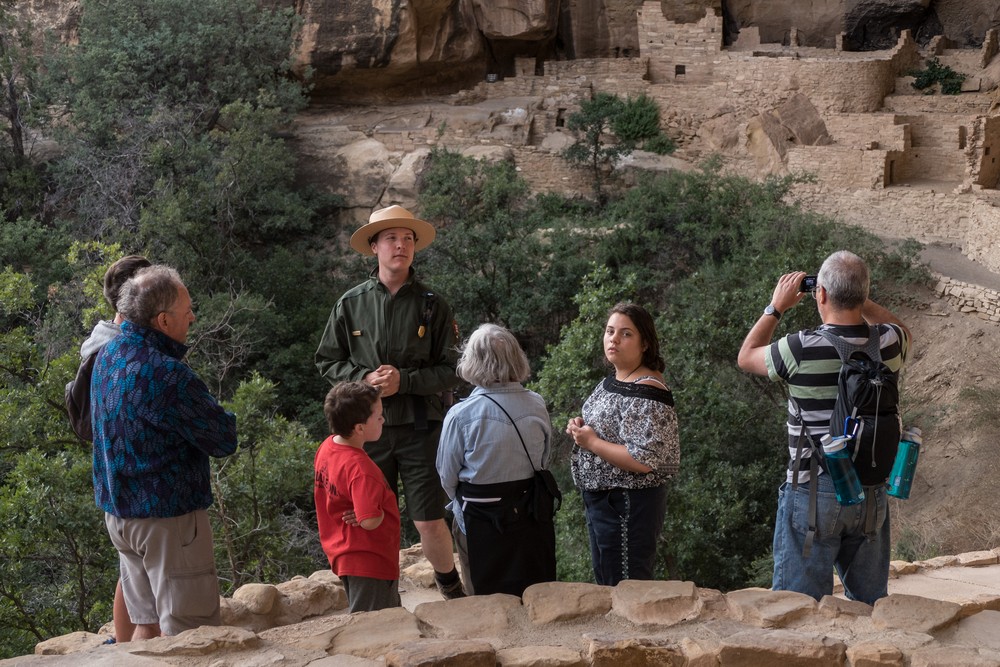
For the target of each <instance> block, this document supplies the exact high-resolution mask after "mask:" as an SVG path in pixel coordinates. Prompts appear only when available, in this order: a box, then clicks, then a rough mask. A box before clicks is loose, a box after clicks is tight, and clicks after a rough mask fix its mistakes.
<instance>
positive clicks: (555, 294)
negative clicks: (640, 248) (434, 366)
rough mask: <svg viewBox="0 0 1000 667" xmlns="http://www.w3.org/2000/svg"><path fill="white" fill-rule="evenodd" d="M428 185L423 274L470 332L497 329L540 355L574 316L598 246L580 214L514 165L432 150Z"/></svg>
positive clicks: (424, 194) (424, 184)
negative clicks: (540, 190) (429, 229)
mask: <svg viewBox="0 0 1000 667" xmlns="http://www.w3.org/2000/svg"><path fill="white" fill-rule="evenodd" d="M421 185H422V188H421V194H420V211H421V213H422V214H423V215H424V216H426V217H427V218H428V219H430V220H432V221H434V222H435V223H436V225H437V227H438V232H437V236H436V237H435V240H434V243H433V244H431V246H430V247H429V248H428V249H427V250H426V251H424V252H423V253H422V255H423V257H419V259H420V260H421V265H420V272H421V275H422V277H423V278H424V279H425V280H426V281H427V283H428V284H429V285H431V286H433V287H434V288H435V289H437V290H440V292H441V294H442V295H443V296H444V297H445V298H446V299H447V301H448V303H449V304H451V305H452V307H453V308H454V309H455V311H456V313H457V316H458V321H459V324H460V325H461V328H462V330H463V331H465V332H466V333H469V332H471V330H472V329H473V328H474V327H476V326H478V325H479V324H480V323H481V322H496V323H499V324H502V325H504V326H507V327H508V328H510V329H511V331H513V332H514V333H515V335H517V336H518V338H519V340H520V342H521V344H522V346H524V347H525V350H526V351H527V352H528V353H529V355H531V356H532V357H533V358H537V357H538V356H540V355H541V352H542V350H543V349H544V345H545V344H546V343H547V342H549V341H551V340H553V339H554V338H555V337H556V336H557V335H558V333H559V327H560V326H561V325H562V324H563V323H565V322H568V321H569V320H570V319H571V318H572V316H573V312H574V306H573V295H574V294H575V293H576V290H577V288H578V285H579V282H580V278H581V277H582V275H583V274H584V272H586V270H587V268H588V260H587V259H586V256H587V254H588V252H589V248H591V247H592V246H593V245H594V243H596V236H595V233H594V232H593V231H592V230H591V229H590V225H589V224H588V222H587V221H586V219H584V218H582V215H581V214H582V211H583V209H582V208H581V207H580V206H579V205H578V204H574V203H572V202H567V201H565V200H563V199H561V198H558V197H552V196H532V195H531V194H530V193H529V192H528V187H527V184H526V183H525V181H524V179H522V178H521V177H520V176H518V174H517V172H516V171H515V169H514V165H513V164H511V163H510V162H506V161H502V162H487V161H476V160H473V159H471V158H467V157H464V156H462V155H459V154H458V153H455V152H451V151H447V150H443V149H436V150H434V151H433V152H432V153H431V156H430V161H429V165H428V167H427V169H426V170H425V172H424V174H423V176H422V183H421ZM540 313H545V316H544V317H540V316H539V314H540Z"/></svg>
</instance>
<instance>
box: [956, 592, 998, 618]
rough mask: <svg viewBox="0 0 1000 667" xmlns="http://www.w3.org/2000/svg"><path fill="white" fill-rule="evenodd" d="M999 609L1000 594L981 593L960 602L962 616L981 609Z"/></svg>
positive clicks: (972, 613)
mask: <svg viewBox="0 0 1000 667" xmlns="http://www.w3.org/2000/svg"><path fill="white" fill-rule="evenodd" d="M986 610H989V611H1000V595H991V594H987V593H983V594H981V595H977V596H976V597H974V598H972V599H971V600H966V601H965V602H963V603H962V613H961V616H962V618H965V617H967V616H972V615H974V614H978V613H979V612H981V611H986Z"/></svg>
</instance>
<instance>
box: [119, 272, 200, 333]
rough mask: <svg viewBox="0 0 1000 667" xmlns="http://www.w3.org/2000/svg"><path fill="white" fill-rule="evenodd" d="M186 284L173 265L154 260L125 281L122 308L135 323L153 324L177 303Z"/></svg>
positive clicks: (120, 299) (123, 313)
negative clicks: (181, 289)
mask: <svg viewBox="0 0 1000 667" xmlns="http://www.w3.org/2000/svg"><path fill="white" fill-rule="evenodd" d="M183 286H184V283H183V282H181V276H180V274H179V273H177V270H176V269H173V268H171V267H169V266H164V265H163V264H154V265H153V266H148V267H146V268H144V269H139V270H138V271H137V272H136V274H135V275H134V276H132V277H131V278H129V279H128V281H126V283H125V284H124V285H122V289H121V292H120V293H119V295H118V312H120V313H121V314H122V316H123V317H124V318H125V319H126V320H128V321H129V322H132V323H133V324H138V325H140V326H143V327H151V326H152V325H153V321H154V320H155V319H156V316H157V315H159V314H160V313H162V312H164V311H167V310H170V307H171V306H173V305H174V302H175V301H177V296H178V294H179V293H180V289H179V288H180V287H183Z"/></svg>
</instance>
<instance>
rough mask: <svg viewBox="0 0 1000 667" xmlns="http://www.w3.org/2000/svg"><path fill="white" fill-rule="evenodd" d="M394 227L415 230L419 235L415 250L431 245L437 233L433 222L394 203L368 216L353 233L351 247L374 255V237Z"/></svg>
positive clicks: (365, 253)
mask: <svg viewBox="0 0 1000 667" xmlns="http://www.w3.org/2000/svg"><path fill="white" fill-rule="evenodd" d="M394 227H405V228H406V229H410V230H413V233H414V234H416V235H417V243H416V245H415V246H414V248H413V250H414V252H415V251H417V250H423V249H424V248H426V247H427V246H429V245H430V244H431V241H433V240H434V235H435V234H436V232H435V231H434V226H433V225H431V223H429V222H426V221H424V220H421V219H419V218H417V217H414V215H413V214H412V213H410V212H409V211H407V210H406V209H405V208H403V207H402V206H395V205H394V206H389V207H388V208H383V209H381V210H378V211H375V212H374V213H372V214H371V217H370V218H368V222H367V223H366V224H364V225H362V226H361V228H360V229H358V231H356V232H354V233H353V234H352V235H351V247H352V248H354V249H355V250H357V251H358V252H360V253H361V254H362V255H368V256H373V255H374V254H375V253H374V252H372V243H371V239H372V237H373V236H375V235H376V234H378V233H379V232H381V231H382V230H384V229H392V228H394Z"/></svg>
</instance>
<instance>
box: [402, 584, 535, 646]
mask: <svg viewBox="0 0 1000 667" xmlns="http://www.w3.org/2000/svg"><path fill="white" fill-rule="evenodd" d="M519 609H521V599H520V598H519V597H517V596H515V595H504V594H502V593H497V594H496V595H474V596H472V597H466V598H459V599H457V600H442V601H441V602H425V603H423V604H420V605H417V608H416V609H414V610H413V613H414V615H415V616H416V617H417V619H419V620H420V622H421V623H422V624H424V625H426V626H427V627H429V628H430V629H431V630H432V631H433V632H434V634H435V636H437V637H442V638H446V639H469V638H473V637H500V636H502V635H503V633H504V631H505V630H507V629H508V628H509V627H510V615H511V613H512V612H513V611H515V610H519Z"/></svg>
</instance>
